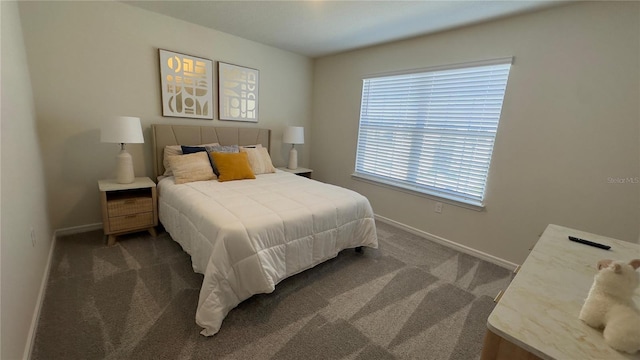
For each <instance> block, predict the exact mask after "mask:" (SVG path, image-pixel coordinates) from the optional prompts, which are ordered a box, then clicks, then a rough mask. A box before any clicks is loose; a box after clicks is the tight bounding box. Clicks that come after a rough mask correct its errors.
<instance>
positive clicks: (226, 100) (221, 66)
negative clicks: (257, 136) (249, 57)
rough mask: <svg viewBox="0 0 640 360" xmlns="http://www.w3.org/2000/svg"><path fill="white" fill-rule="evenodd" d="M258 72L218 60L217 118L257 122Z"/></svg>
mask: <svg viewBox="0 0 640 360" xmlns="http://www.w3.org/2000/svg"><path fill="white" fill-rule="evenodd" d="M259 89H260V72H259V71H258V70H256V69H252V68H248V67H244V66H238V65H233V64H228V63H224V62H220V61H219V62H218V118H219V119H220V120H230V121H248V122H258V110H259Z"/></svg>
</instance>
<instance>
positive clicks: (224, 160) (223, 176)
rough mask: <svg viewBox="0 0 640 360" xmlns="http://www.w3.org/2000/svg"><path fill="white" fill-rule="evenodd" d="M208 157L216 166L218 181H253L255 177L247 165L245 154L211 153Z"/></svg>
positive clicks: (247, 159) (247, 160)
mask: <svg viewBox="0 0 640 360" xmlns="http://www.w3.org/2000/svg"><path fill="white" fill-rule="evenodd" d="M210 156H211V157H212V158H213V162H214V163H215V164H216V167H217V168H218V171H219V172H220V176H218V181H230V180H242V179H255V178H256V176H255V175H254V174H253V171H252V170H251V166H250V165H249V158H248V156H247V153H244V152H241V153H219V152H211V153H210Z"/></svg>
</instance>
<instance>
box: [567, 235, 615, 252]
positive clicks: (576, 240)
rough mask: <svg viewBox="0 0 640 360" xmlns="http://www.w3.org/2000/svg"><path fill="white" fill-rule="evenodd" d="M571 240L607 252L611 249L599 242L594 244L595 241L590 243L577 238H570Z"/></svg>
mask: <svg viewBox="0 0 640 360" xmlns="http://www.w3.org/2000/svg"><path fill="white" fill-rule="evenodd" d="M569 240H571V241H575V242H579V243H580V244H585V245H589V246H595V247H597V248H600V249H605V250H609V249H611V246H609V245H604V244H599V243H597V242H593V241H589V240H585V239H580V238H577V237H575V236H569Z"/></svg>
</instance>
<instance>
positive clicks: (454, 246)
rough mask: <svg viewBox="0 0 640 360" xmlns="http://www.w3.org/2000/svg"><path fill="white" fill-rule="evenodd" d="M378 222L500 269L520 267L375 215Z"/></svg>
mask: <svg viewBox="0 0 640 360" xmlns="http://www.w3.org/2000/svg"><path fill="white" fill-rule="evenodd" d="M375 218H376V220H380V221H381V222H383V223H385V224H389V225H391V226H394V227H397V228H399V229H402V230H405V231H407V232H410V233H412V234H414V235H417V236H420V237H422V238H425V239H427V240H431V241H433V242H436V243H438V244H440V245H444V246H446V247H449V248H452V249H454V250H457V251H460V252H463V253H465V254H468V255H471V256H475V257H477V258H480V259H482V260H485V261H488V262H490V263H492V264H496V265H498V266H500V267H503V268H505V269H509V270H511V271H513V270H515V269H516V267H517V266H518V265H517V264H514V263H512V262H510V261H507V260H505V259H502V258H499V257H497V256H493V255H490V254H487V253H485V252H482V251H480V250H476V249H474V248H470V247H468V246H465V245H462V244H458V243H456V242H453V241H451V240H447V239H445V238H442V237H440V236H437V235H433V234H430V233H428V232H426V231H422V230H419V229H416V228H414V227H411V226H409V225H405V224H403V223H400V222H397V221H395V220H391V219H389V218H386V217H384V216H380V215H375Z"/></svg>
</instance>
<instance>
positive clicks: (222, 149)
mask: <svg viewBox="0 0 640 360" xmlns="http://www.w3.org/2000/svg"><path fill="white" fill-rule="evenodd" d="M205 148H206V149H207V152H219V153H238V152H240V149H239V148H238V145H226V146H222V145H220V144H217V145H215V146H205ZM210 159H211V167H212V168H213V172H214V173H215V174H216V176H220V171H218V167H217V166H216V162H215V160H213V158H210Z"/></svg>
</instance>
